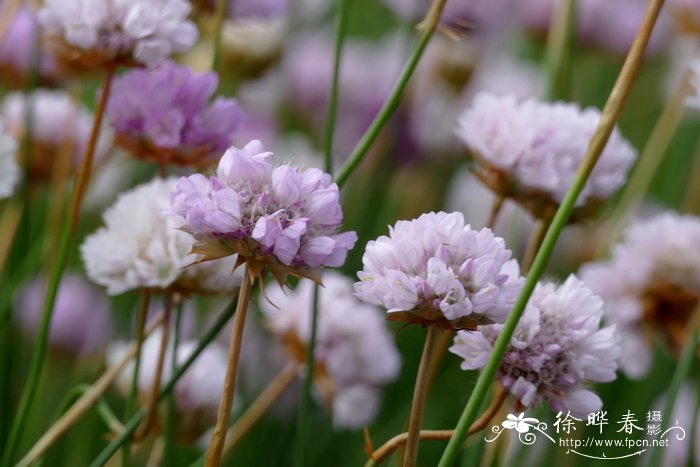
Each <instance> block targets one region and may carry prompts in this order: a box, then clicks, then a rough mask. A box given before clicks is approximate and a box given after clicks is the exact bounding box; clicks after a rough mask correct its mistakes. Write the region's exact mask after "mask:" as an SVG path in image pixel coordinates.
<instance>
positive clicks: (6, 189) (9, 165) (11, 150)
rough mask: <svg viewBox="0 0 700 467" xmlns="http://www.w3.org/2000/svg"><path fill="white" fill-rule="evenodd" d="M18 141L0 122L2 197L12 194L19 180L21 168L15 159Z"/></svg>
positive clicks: (0, 184)
mask: <svg viewBox="0 0 700 467" xmlns="http://www.w3.org/2000/svg"><path fill="white" fill-rule="evenodd" d="M16 151H17V143H16V142H15V140H14V139H13V138H12V137H11V136H9V135H8V134H7V133H5V129H4V128H3V126H2V124H1V123H0V199H2V198H8V197H10V196H12V192H13V191H14V189H15V185H17V181H18V180H19V175H20V169H19V165H17V162H16V161H15V152H16Z"/></svg>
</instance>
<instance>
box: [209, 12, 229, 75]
mask: <svg viewBox="0 0 700 467" xmlns="http://www.w3.org/2000/svg"><path fill="white" fill-rule="evenodd" d="M229 1H231V0H217V2H216V11H215V12H214V54H213V58H212V64H211V69H212V71H214V72H215V73H221V41H222V39H223V30H224V19H226V7H227V6H228V3H229Z"/></svg>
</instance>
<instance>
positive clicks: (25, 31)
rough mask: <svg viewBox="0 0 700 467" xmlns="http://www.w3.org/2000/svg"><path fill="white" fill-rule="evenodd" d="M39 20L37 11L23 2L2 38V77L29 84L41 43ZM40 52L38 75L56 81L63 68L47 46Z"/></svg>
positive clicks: (13, 83) (17, 85)
mask: <svg viewBox="0 0 700 467" xmlns="http://www.w3.org/2000/svg"><path fill="white" fill-rule="evenodd" d="M38 33H39V24H38V22H37V18H36V13H35V12H34V11H33V10H32V9H31V8H30V7H28V6H27V5H21V6H20V7H19V8H18V9H17V11H16V12H15V14H14V16H13V17H12V20H11V23H10V24H9V26H8V27H7V31H6V32H5V34H4V36H3V38H2V41H0V71H1V72H0V78H1V79H2V80H3V81H4V82H5V83H7V84H9V85H10V86H12V87H14V88H21V87H24V86H25V85H26V80H27V78H28V77H29V75H30V73H31V72H32V69H33V68H34V62H33V61H34V58H33V57H34V49H35V48H38V47H39V34H38ZM39 53H40V55H39V70H38V78H39V80H40V81H41V82H42V83H45V84H48V83H54V82H55V81H56V80H58V78H59V76H60V74H61V73H60V72H59V70H58V67H57V65H56V60H55V58H54V57H53V55H52V54H50V53H49V52H48V51H47V50H44V49H42V50H41V51H40V52H39Z"/></svg>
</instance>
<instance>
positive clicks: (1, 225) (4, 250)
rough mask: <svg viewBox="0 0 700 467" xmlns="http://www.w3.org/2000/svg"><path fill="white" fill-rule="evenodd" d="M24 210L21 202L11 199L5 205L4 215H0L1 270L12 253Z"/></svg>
mask: <svg viewBox="0 0 700 467" xmlns="http://www.w3.org/2000/svg"><path fill="white" fill-rule="evenodd" d="M22 211H23V208H22V205H21V204H20V203H19V202H16V201H10V202H8V203H7V204H6V205H5V208H4V209H3V211H2V216H0V231H2V232H3V235H2V237H1V238H0V271H2V269H3V266H4V265H5V260H6V259H7V256H8V254H9V253H10V248H11V247H12V241H13V239H14V238H15V234H16V233H17V228H18V227H19V224H20V221H21V220H22Z"/></svg>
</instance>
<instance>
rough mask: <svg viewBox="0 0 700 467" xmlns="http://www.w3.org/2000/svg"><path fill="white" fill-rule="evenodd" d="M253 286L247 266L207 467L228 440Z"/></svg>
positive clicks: (216, 462) (218, 457) (218, 458)
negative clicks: (244, 328) (246, 318)
mask: <svg viewBox="0 0 700 467" xmlns="http://www.w3.org/2000/svg"><path fill="white" fill-rule="evenodd" d="M252 288H253V279H252V277H251V272H250V271H249V270H248V267H247V266H246V268H245V271H243V281H242V283H241V289H240V291H239V293H238V303H237V305H236V316H235V318H234V320H233V327H232V330H231V342H230V344H229V353H228V365H227V367H226V380H225V381H224V392H223V394H222V395H221V403H220V405H219V412H218V415H217V419H216V426H215V428H214V432H213V433H212V435H211V441H210V442H209V450H208V451H207V462H206V464H205V465H206V466H207V467H218V466H219V464H220V462H221V456H222V454H223V450H224V444H225V442H226V433H227V431H226V430H227V429H228V423H229V419H230V418H231V409H232V407H233V396H234V394H235V392H236V377H237V376H238V360H239V357H240V355H241V343H242V342H243V327H244V326H245V317H246V312H247V311H248V302H249V301H250V291H251V289H252Z"/></svg>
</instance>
